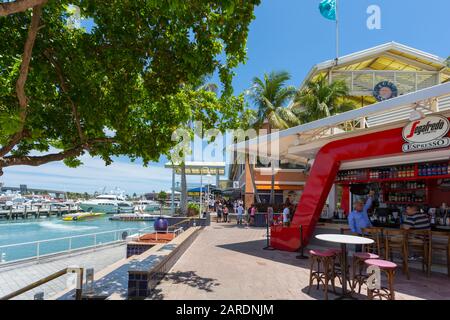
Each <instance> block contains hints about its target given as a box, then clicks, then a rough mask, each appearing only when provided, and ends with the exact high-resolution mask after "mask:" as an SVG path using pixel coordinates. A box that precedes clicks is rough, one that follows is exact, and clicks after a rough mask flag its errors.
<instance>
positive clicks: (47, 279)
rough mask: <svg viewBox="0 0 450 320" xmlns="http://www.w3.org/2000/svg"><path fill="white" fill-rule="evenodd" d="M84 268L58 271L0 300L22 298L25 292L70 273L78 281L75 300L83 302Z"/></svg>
mask: <svg viewBox="0 0 450 320" xmlns="http://www.w3.org/2000/svg"><path fill="white" fill-rule="evenodd" d="M83 271H84V269H83V268H79V267H73V268H70V267H69V268H65V269H62V270H60V271H57V272H55V273H53V274H51V275H49V276H47V277H45V278H42V279H40V280H38V281H36V282H33V283H31V284H29V285H27V286H26V287H23V288H21V289H19V290H16V291H14V292H12V293H10V294H8V295H6V296H4V297H1V298H0V300H10V299H12V298H15V297H17V296H20V295H21V294H24V293H25V292H28V291H30V290H33V289H35V288H37V287H40V286H41V285H43V284H46V283H47V282H50V281H53V280H55V279H57V278H59V277H62V276H64V275H66V274H68V273H71V274H76V275H77V280H76V287H75V300H81V299H82V290H83Z"/></svg>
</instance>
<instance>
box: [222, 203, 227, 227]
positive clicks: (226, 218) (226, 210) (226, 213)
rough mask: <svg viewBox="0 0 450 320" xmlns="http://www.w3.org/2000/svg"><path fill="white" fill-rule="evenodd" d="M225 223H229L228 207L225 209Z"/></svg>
mask: <svg viewBox="0 0 450 320" xmlns="http://www.w3.org/2000/svg"><path fill="white" fill-rule="evenodd" d="M223 222H225V223H228V207H227V206H226V205H225V206H224V207H223Z"/></svg>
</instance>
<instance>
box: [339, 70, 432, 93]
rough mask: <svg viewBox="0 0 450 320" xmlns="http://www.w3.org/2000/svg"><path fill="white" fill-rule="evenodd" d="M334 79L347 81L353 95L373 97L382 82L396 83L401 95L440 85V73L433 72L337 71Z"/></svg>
mask: <svg viewBox="0 0 450 320" xmlns="http://www.w3.org/2000/svg"><path fill="white" fill-rule="evenodd" d="M332 78H333V80H343V81H345V83H346V84H347V86H348V87H349V89H350V92H351V93H352V94H353V95H372V92H373V89H374V88H375V86H376V85H377V84H378V83H380V82H382V81H390V82H392V83H394V84H395V85H396V86H397V88H398V91H399V92H398V94H399V95H403V94H406V93H410V92H415V91H418V90H421V89H425V88H428V87H432V86H435V85H438V84H439V73H437V72H431V71H418V72H415V71H389V70H382V71H377V70H358V71H335V72H333V74H332Z"/></svg>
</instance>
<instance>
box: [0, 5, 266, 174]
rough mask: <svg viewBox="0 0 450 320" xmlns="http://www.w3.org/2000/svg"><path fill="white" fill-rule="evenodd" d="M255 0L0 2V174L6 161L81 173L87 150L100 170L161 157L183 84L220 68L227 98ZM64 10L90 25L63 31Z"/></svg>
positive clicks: (181, 114) (186, 113) (180, 119)
mask: <svg viewBox="0 0 450 320" xmlns="http://www.w3.org/2000/svg"><path fill="white" fill-rule="evenodd" d="M259 2H260V0H245V1H244V0H224V1H209V0H205V1H195V0H171V1H160V0H113V1H94V0H73V1H65V0H62V1H48V2H47V1H39V0H35V1H33V0H17V1H13V2H9V3H0V32H1V34H2V41H1V42H0V82H1V83H2V84H1V86H0V146H1V147H0V175H1V173H2V172H1V169H2V168H4V167H8V166H13V165H34V166H37V165H41V164H44V163H47V162H50V161H58V160H65V163H66V164H67V165H69V166H77V165H79V164H80V162H79V160H77V157H79V156H80V155H82V154H83V153H85V152H88V153H89V154H90V155H92V156H100V157H101V158H102V159H103V160H104V161H105V162H106V163H107V164H109V163H110V162H111V161H112V157H113V156H119V155H126V156H129V157H130V158H131V159H135V158H138V157H139V158H142V159H143V161H144V164H148V163H149V162H150V161H156V160H158V159H159V157H160V155H161V154H163V153H166V154H167V153H168V151H169V150H170V149H171V148H172V147H173V144H174V142H173V141H171V134H172V132H173V131H174V130H175V129H176V128H177V127H178V126H179V124H181V123H186V121H187V120H188V119H191V118H192V112H193V111H192V110H191V105H190V102H191V100H192V96H191V95H192V94H194V93H192V92H190V93H189V92H186V90H184V88H186V86H191V85H192V86H195V85H197V84H198V83H199V81H201V79H202V78H203V77H204V76H205V75H209V74H212V73H214V72H218V73H219V75H220V79H221V81H222V83H223V88H224V89H223V94H222V96H223V97H224V98H221V99H224V100H223V101H226V99H229V97H230V96H231V93H232V89H231V80H232V77H233V71H232V70H233V68H235V67H236V66H237V65H238V64H239V63H241V62H244V61H245V57H246V51H245V47H246V39H247V35H248V27H249V24H250V22H251V21H252V20H253V18H254V14H253V11H254V7H255V6H256V5H258V4H259ZM69 5H76V6H78V7H79V8H80V11H81V14H82V16H83V18H86V19H90V20H91V21H92V25H93V27H92V30H89V32H88V31H86V30H84V29H76V28H70V27H69V26H68V24H67V20H68V19H69V18H70V14H69V13H68V6H69ZM27 6H28V7H32V9H30V10H27V9H26V8H28V7H27ZM228 101H230V100H228ZM222 111H223V112H225V116H226V110H222Z"/></svg>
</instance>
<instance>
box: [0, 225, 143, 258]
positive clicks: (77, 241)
mask: <svg viewBox="0 0 450 320" xmlns="http://www.w3.org/2000/svg"><path fill="white" fill-rule="evenodd" d="M132 232H138V229H136V228H127V229H121V230H111V231H104V232H98V233H90V234H82V235H76V236H70V237H63V238H54V239H48V240H39V241H32V242H22V243H16V244H8V245H3V246H0V266H1V265H5V264H9V263H14V262H19V261H26V260H39V259H42V258H45V257H50V256H54V255H58V254H61V253H71V252H74V251H79V250H86V249H95V248H96V247H98V246H100V245H106V244H112V243H118V242H123V241H126V240H127V238H129V237H130V236H132V234H131V233H132ZM49 244H52V246H50V245H49ZM46 246H47V247H46ZM21 247H22V248H25V249H28V250H26V251H28V254H25V257H20V255H19V256H17V252H20V250H18V248H21ZM55 248H56V249H55ZM9 249H14V250H13V252H11V253H12V254H13V258H12V259H8V251H9ZM14 254H16V258H14Z"/></svg>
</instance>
